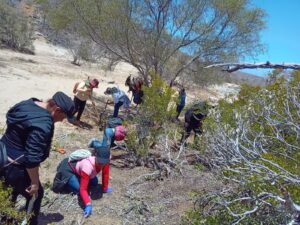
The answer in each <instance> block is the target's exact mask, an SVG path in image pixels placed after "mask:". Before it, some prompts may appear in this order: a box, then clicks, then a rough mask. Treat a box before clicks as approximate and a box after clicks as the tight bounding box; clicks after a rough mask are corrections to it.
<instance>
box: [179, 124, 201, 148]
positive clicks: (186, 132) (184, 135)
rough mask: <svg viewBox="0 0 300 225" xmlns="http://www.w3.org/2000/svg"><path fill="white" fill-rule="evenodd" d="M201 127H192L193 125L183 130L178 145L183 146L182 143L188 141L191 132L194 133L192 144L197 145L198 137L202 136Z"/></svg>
mask: <svg viewBox="0 0 300 225" xmlns="http://www.w3.org/2000/svg"><path fill="white" fill-rule="evenodd" d="M201 125H202V124H200V125H198V126H193V124H189V125H188V127H186V128H185V130H184V132H183V133H182V136H181V140H180V143H181V144H183V142H185V141H186V139H188V137H189V136H190V135H191V132H192V130H193V131H194V133H195V138H194V142H195V143H197V140H198V137H199V136H200V135H201V134H202V129H201Z"/></svg>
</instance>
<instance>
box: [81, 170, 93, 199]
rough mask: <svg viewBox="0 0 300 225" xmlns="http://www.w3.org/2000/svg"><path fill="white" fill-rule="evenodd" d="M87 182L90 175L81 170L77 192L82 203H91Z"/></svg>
mask: <svg viewBox="0 0 300 225" xmlns="http://www.w3.org/2000/svg"><path fill="white" fill-rule="evenodd" d="M89 182H90V176H89V175H87V174H86V173H85V172H83V171H81V173H80V188H79V193H80V197H81V199H82V201H83V203H84V205H88V204H91V200H90V196H89V194H88V191H87V190H88V186H89Z"/></svg>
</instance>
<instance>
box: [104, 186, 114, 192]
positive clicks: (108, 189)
mask: <svg viewBox="0 0 300 225" xmlns="http://www.w3.org/2000/svg"><path fill="white" fill-rule="evenodd" d="M112 192H113V189H112V188H111V187H108V188H107V189H106V190H103V193H112Z"/></svg>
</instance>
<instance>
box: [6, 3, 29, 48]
mask: <svg viewBox="0 0 300 225" xmlns="http://www.w3.org/2000/svg"><path fill="white" fill-rule="evenodd" d="M32 37H33V27H32V25H31V24H30V21H29V19H28V17H26V15H25V14H24V13H23V12H22V11H21V10H20V9H18V8H13V7H11V6H9V5H8V4H6V3H5V2H3V1H1V2H0V41H1V42H2V43H4V44H5V45H6V46H8V47H10V48H13V49H16V50H18V51H22V52H27V53H33V50H34V48H33V45H32Z"/></svg>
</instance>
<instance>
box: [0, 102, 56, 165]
mask: <svg viewBox="0 0 300 225" xmlns="http://www.w3.org/2000/svg"><path fill="white" fill-rule="evenodd" d="M35 101H39V100H38V99H36V98H31V99H29V100H25V101H22V102H20V103H18V104H16V105H15V106H13V107H12V108H11V109H10V110H9V111H8V112H7V114H6V124H7V129H6V132H5V134H4V136H3V137H2V141H3V142H4V144H5V145H6V148H7V154H8V156H9V157H10V158H12V159H16V158H18V157H20V156H21V155H24V157H22V158H21V159H20V160H18V163H20V164H22V165H24V166H25V167H26V168H33V167H36V166H38V165H39V164H40V163H41V162H43V161H44V160H45V159H46V158H47V157H48V156H49V151H50V148H51V141H52V137H53V132H54V121H53V119H52V116H51V114H50V113H49V112H48V111H47V110H46V109H44V108H41V107H40V106H38V105H37V104H36V103H35Z"/></svg>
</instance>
